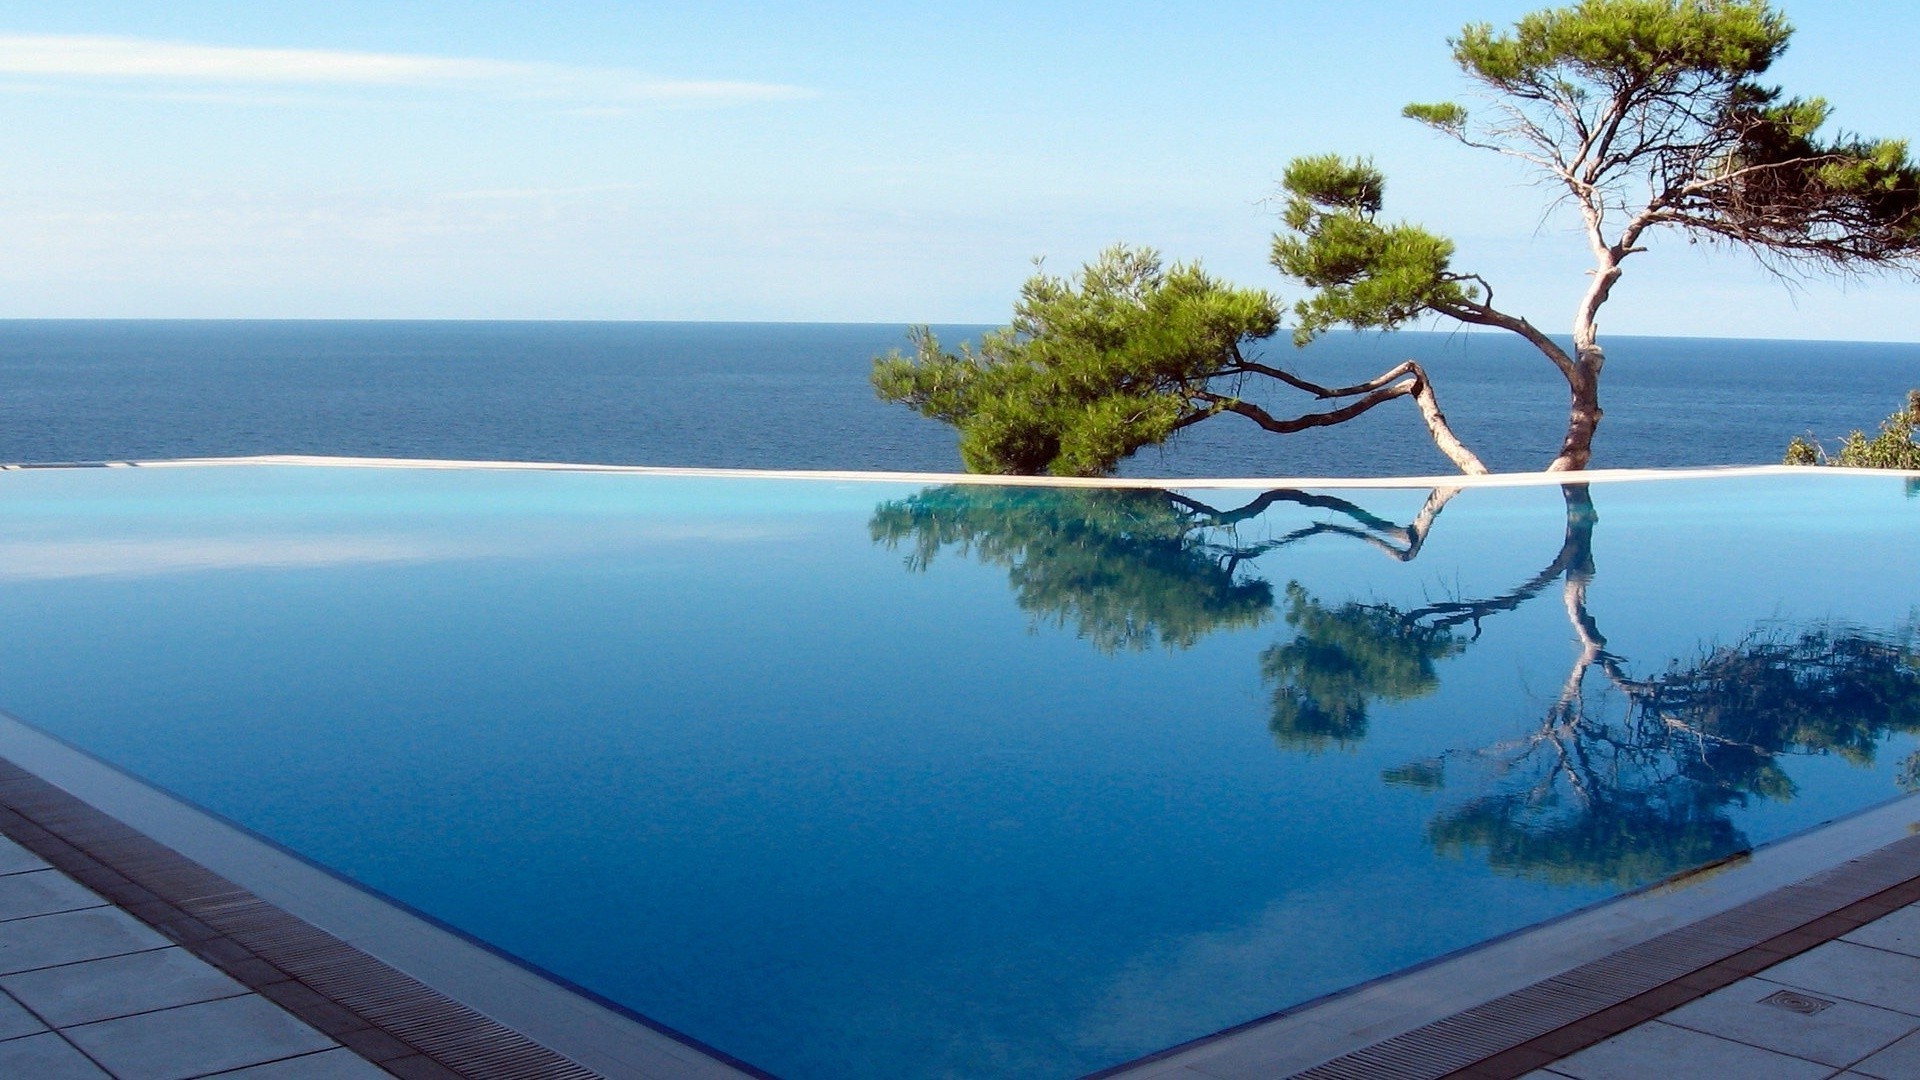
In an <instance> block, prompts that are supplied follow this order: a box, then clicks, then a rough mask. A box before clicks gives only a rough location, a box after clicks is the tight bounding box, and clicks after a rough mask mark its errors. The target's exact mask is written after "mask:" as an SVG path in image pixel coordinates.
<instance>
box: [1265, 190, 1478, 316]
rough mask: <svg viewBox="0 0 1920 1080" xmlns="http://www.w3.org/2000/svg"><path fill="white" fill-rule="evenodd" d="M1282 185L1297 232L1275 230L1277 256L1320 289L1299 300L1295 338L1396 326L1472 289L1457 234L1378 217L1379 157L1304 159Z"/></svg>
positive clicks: (1289, 221)
mask: <svg viewBox="0 0 1920 1080" xmlns="http://www.w3.org/2000/svg"><path fill="white" fill-rule="evenodd" d="M1280 184H1281V188H1282V190H1284V191H1285V192H1286V194H1287V201H1286V206H1285V209H1284V210H1283V211H1282V220H1284V221H1285V222H1286V226H1287V229H1288V232H1287V233H1285V234H1281V235H1278V236H1275V237H1274V239H1273V255H1272V262H1273V265H1274V267H1275V268H1277V269H1278V270H1279V271H1280V272H1281V273H1282V274H1285V275H1286V276H1288V277H1290V278H1295V279H1297V280H1299V281H1302V282H1304V283H1305V284H1307V285H1308V286H1309V287H1311V288H1313V289H1314V290H1315V291H1314V293H1313V294H1312V295H1311V296H1309V297H1307V298H1306V299H1304V300H1301V301H1299V302H1298V303H1297V304H1295V305H1294V316H1295V318H1296V319H1297V320H1298V324H1299V325H1298V327H1297V328H1296V329H1295V330H1294V333H1293V339H1294V343H1295V344H1298V345H1305V344H1307V343H1309V342H1311V341H1312V340H1313V339H1314V338H1315V337H1318V336H1319V335H1320V334H1321V333H1324V332H1325V331H1326V330H1328V329H1331V328H1332V327H1335V326H1352V327H1355V328H1357V329H1369V330H1371V329H1382V330H1391V329H1394V328H1396V327H1399V326H1401V325H1403V324H1405V323H1406V322H1408V321H1409V320H1411V319H1416V318H1419V317H1420V316H1421V315H1424V314H1426V313H1427V312H1428V311H1429V310H1431V309H1433V308H1434V307H1435V306H1436V305H1441V306H1445V305H1451V304H1457V303H1459V302H1461V301H1463V300H1467V299H1470V298H1471V297H1472V295H1473V294H1472V292H1471V291H1470V290H1469V289H1467V288H1466V287H1464V286H1462V285H1461V284H1460V282H1459V281H1458V280H1457V279H1456V278H1455V277H1454V276H1453V275H1452V273H1451V270H1450V263H1451V261H1452V258H1453V242H1452V241H1450V240H1447V239H1446V238H1444V237H1441V236H1436V235H1434V234H1433V233H1430V232H1427V231H1426V230H1425V229H1421V228H1419V227H1417V226H1413V225H1406V224H1400V225H1381V224H1379V223H1378V222H1377V221H1375V220H1374V218H1375V215H1376V214H1378V213H1379V211H1380V208H1381V205H1382V203H1383V202H1384V199H1385V196H1386V178H1385V177H1384V176H1383V175H1382V174H1381V173H1380V171H1379V170H1378V169H1376V168H1374V167H1373V164H1372V163H1371V162H1369V161H1365V160H1360V159H1356V160H1352V161H1348V160H1347V159H1345V158H1342V157H1339V156H1338V155H1319V156H1312V157H1301V158H1295V159H1294V160H1293V161H1292V163H1290V164H1289V165H1288V166H1287V170H1286V173H1285V174H1284V175H1283V176H1282V178H1281V181H1280Z"/></svg>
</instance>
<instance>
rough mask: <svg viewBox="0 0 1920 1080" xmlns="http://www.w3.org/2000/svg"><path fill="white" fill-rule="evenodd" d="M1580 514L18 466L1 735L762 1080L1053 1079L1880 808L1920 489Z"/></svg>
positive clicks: (1791, 487)
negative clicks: (241, 835)
mask: <svg viewBox="0 0 1920 1080" xmlns="http://www.w3.org/2000/svg"><path fill="white" fill-rule="evenodd" d="M1586 492H1587V489H1584V488H1575V489H1569V490H1568V491H1566V492H1563V491H1562V489H1561V488H1559V487H1555V486H1542V487H1528V488H1482V489H1469V490H1466V491H1463V492H1461V493H1459V494H1458V495H1457V496H1455V497H1453V498H1452V499H1451V501H1448V502H1445V504H1444V506H1441V507H1440V508H1439V512H1438V513H1437V514H1436V513H1431V511H1432V510H1433V509H1434V507H1435V505H1436V504H1438V503H1440V502H1441V499H1440V498H1439V497H1437V496H1430V495H1429V492H1427V491H1426V490H1405V491H1400V490H1379V491H1366V490H1349V491H1341V492H1331V491H1327V492H1320V493H1317V494H1316V495H1314V496H1307V497H1303V496H1301V495H1299V494H1298V493H1282V494H1280V495H1276V496H1271V497H1268V498H1266V499H1265V500H1263V503H1264V505H1262V506H1256V507H1251V508H1249V509H1248V512H1246V513H1244V514H1239V515H1234V514H1231V513H1222V512H1224V511H1232V510H1234V509H1235V508H1238V507H1243V506H1245V505H1246V504H1247V503H1249V502H1251V501H1253V500H1254V498H1255V496H1256V495H1257V493H1253V492H1227V491H1191V492H1186V493H1184V496H1182V497H1180V498H1176V497H1170V496H1168V495H1167V494H1165V493H1154V492H1135V493H1125V492H1106V491H1087V490H1078V489H1075V490H1051V489H1000V488H970V489H928V490H925V491H923V490H922V489H920V488H918V487H916V486H909V485H898V484H852V483H846V484H834V483H826V482H779V481H768V480H751V479H690V478H662V477H642V476H622V475H606V474H582V473H556V472H537V473H529V472H479V471H470V472H469V471H396V470H355V469H323V468H242V467H231V468H192V469H146V470H141V469H124V470H103V469H93V470H61V471H36V472H10V473H5V474H0V500H4V506H5V507H6V513H5V516H4V519H0V626H4V628H5V630H4V633H5V649H4V651H0V707H4V708H6V709H8V710H10V711H12V712H14V713H16V714H17V715H19V716H21V717H23V718H24V719H26V720H28V721H30V722H32V723H35V724H38V725H40V726H42V727H44V728H46V729H48V730H50V731H52V732H54V733H56V734H58V735H61V736H63V737H65V738H67V739H70V740H72V741H74V742H76V743H77V744H79V745H80V746H82V747H84V748H86V749H88V750H90V751H92V752H94V753H96V754H99V755H101V756H102V757H105V758H107V759H108V760H110V761H113V762H115V763H117V764H119V765H121V766H123V767H125V768H128V769H129V770H131V771H133V772H135V773H136V774H139V775H141V776H143V777H146V778H148V779H150V780H152V781H154V782H156V783H158V784H160V785H162V786H164V787H166V788H168V789H170V790H172V791H174V792H177V793H178V794H180V795H182V796H184V797H186V798H189V799H192V800H194V801H196V802H199V803H201V804H203V805H205V806H208V807H210V808H212V809H214V810H216V811H219V812H221V813H224V814H226V815H228V816H230V817H233V818H235V819H237V820H239V821H241V822H243V823H245V824H247V825H249V826H252V827H253V828H255V829H257V830H259V831H260V832H262V833H265V834H266V835H268V836H270V837H272V838H273V839H275V840H278V841H280V842H282V843H284V844H287V845H288V846H290V847H292V848H294V849H295V850H297V851H300V852H302V853H304V854H306V855H308V856H309V857H311V858H313V859H315V860H317V861H319V862H321V863H323V864H325V865H327V866H330V867H333V868H335V869H337V870H339V871H341V872H343V873H345V874H348V875H350V876H352V877H354V878H356V879H358V880H360V881H363V882H365V883H367V884H369V885H372V886H374V887H376V888H378V889H381V890H383V891H385V892H387V893H390V894H392V895H394V896H397V897H399V898H401V899H403V900H405V901H407V902H409V903H411V904H413V905H415V906H417V907H419V908H421V909H423V910H425V911H427V912H429V913H431V914H433V915H435V916H438V917H439V918H441V919H444V920H446V921H448V922H450V923H452V924H454V925H456V926H458V927H460V928H462V929H464V930H467V931H468V932H470V933H473V934H475V935H477V936H479V937H481V938H483V939H485V940H487V941H489V942H492V943H495V944H497V945H499V946H500V947H502V948H504V949H506V950H508V951H510V952H512V953H515V954H517V955H519V956H522V957H524V958H526V959H528V960H530V961H533V962H534V963H537V964H540V965H542V966H544V967H547V968H549V969H552V970H553V971H556V972H558V973H560V974H562V975H564V976H566V977H568V978H570V979H573V980H575V981H577V982H579V983H581V984H584V985H586V986H588V987H590V988H592V989H594V990H596V991H598V992H600V993H602V994H605V995H607V996H608V997H610V998H613V999H614V1000H616V1001H619V1002H621V1003H623V1004H625V1005H628V1006H630V1007H632V1008H634V1009H636V1010H638V1011H640V1012H642V1013H645V1014H647V1015H649V1016H652V1017H654V1018H656V1019H658V1020H660V1021H662V1022H664V1023H666V1024H669V1025H671V1026H674V1027H677V1028H679V1029H682V1030H684V1031H687V1032H688V1033H690V1034H692V1035H694V1036H697V1037H699V1038H701V1039H703V1040H706V1041H708V1042H710V1043H712V1044H714V1045H716V1046H719V1047H721V1048H722V1049H725V1050H727V1051H729V1052H731V1053H734V1054H737V1055H739V1056H740V1057H742V1058H745V1059H746V1060H748V1061H751V1062H754V1063H755V1064H757V1065H760V1066H762V1067H764V1068H767V1069H770V1070H772V1071H774V1072H776V1073H779V1074H782V1075H787V1076H794V1077H840V1076H874V1077H905V1076H948V1075H1002V1074H1005V1075H1059V1076H1064V1075H1071V1074H1075V1073H1079V1072H1084V1071H1086V1070H1089V1069H1094V1068H1098V1067H1100V1066H1104V1065H1109V1064H1113V1063H1116V1062H1119V1061H1121V1060H1124V1059H1127V1058H1129V1057H1133V1056H1136V1055H1139V1054H1142V1053H1146V1052H1150V1051H1152V1050H1156V1049H1159V1048H1162V1047H1164V1046H1166V1045H1169V1044H1172V1043H1174V1042H1177V1041H1180V1040H1183V1039H1188V1038H1192V1037H1195V1036H1199V1035H1202V1034H1205V1033H1207V1032H1210V1031H1213V1030H1216V1029H1218V1028H1221V1027H1224V1026H1227V1025H1230V1024H1234V1023H1237V1022H1240V1021H1244V1020H1247V1019H1250V1018H1253V1017H1256V1016H1259V1015H1262V1014H1264V1013H1267V1012H1270V1011H1273V1010H1275V1009H1278V1008H1281V1007H1283V1006H1286V1005H1289V1004H1292V1003H1296V1002H1299V1001H1301V1000H1303V999H1306V998H1309V997H1313V996H1315V995H1318V994H1322V993H1325V992H1328V991H1331V990H1334V989H1337V988H1339V987H1342V986H1346V985H1349V984H1351V983H1354V982H1356V981H1359V980H1362V979H1365V978H1368V977H1370V976H1374V975H1378V974H1381V973H1384V972H1387V971H1391V970H1394V969H1396V968H1399V967H1402V966H1405V965H1407V964H1409V963H1412V962H1415V961H1418V960H1421V959H1424V958H1427V957H1430V956H1433V955H1435V954H1437V953H1440V952H1443V951H1446V950H1450V949H1453V948H1457V947H1460V946H1464V945H1467V944H1470V943H1472V942H1475V941H1479V940H1482V939H1484V938H1486V937H1489V936H1491V935H1494V934H1497V933H1500V932H1502V931H1506V930H1510V929H1513V928H1515V927H1519V926H1523V925H1526V924H1529V923H1533V922H1537V921H1539V920H1541V919H1544V918H1547V917H1549V916H1552V915H1554V914H1556V913H1559V912H1562V911H1566V910H1568V909H1569V908H1572V907H1575V906H1578V905H1581V904H1584V903H1588V902H1591V901H1593V900H1596V899H1600V898H1602V897H1605V896H1608V895H1611V894H1613V893H1616V892H1618V891H1620V890H1621V889H1622V888H1625V887H1629V886H1631V885H1634V884H1637V883H1641V882H1644V881H1647V880H1650V879H1651V878H1654V877H1658V876H1661V875H1665V874H1667V873H1671V872H1673V871H1675V870H1677V869H1680V868H1682V867H1684V866H1686V865H1690V864H1693V863H1695V862H1698V861H1700V860H1702V859H1708V858H1712V857H1716V856H1718V855H1721V854H1724V853H1726V852H1728V851H1730V850H1734V849H1737V848H1739V847H1742V846H1745V845H1748V844H1751V843H1757V842H1761V841H1765V840H1769V839H1772V838H1775V837H1779V836H1781V835H1783V834H1785V833H1787V832H1789V831H1792V830H1796V829H1799V828H1803V827H1806V826H1809V825H1812V824H1815V823H1817V822H1820V821H1822V820H1825V819H1828V818H1831V817H1833V816H1835V815H1837V814H1840V813H1843V812H1846V811H1849V810H1852V809H1857V808H1860V807H1863V806H1867V805H1870V804H1873V803H1875V802H1879V801H1882V800H1884V799H1887V798H1889V797H1892V796H1893V795H1895V794H1897V793H1898V792H1899V790H1900V787H1899V781H1900V778H1901V773H1902V769H1903V767H1905V768H1906V769H1907V770H1909V772H1910V771H1911V770H1912V769H1913V767H1914V763H1913V761H1911V760H1909V755H1910V754H1912V753H1913V751H1914V747H1915V739H1914V737H1913V735H1912V734H1909V732H1912V731H1916V730H1920V685H1917V683H1920V668H1916V666H1915V664H1914V663H1913V661H1912V660H1911V658H1910V657H1911V652H1910V651H1909V647H1910V646H1911V644H1912V642H1913V638H1912V633H1911V632H1912V627H1913V619H1914V614H1915V609H1916V605H1920V569H1917V568H1916V564H1915V560H1914V559H1913V558H1912V557H1911V556H1912V541H1913V537H1914V536H1915V535H1916V533H1917V530H1920V499H1915V498H1911V497H1909V496H1908V494H1907V493H1906V491H1905V489H1904V487H1903V484H1902V482H1901V481H1900V480H1898V479H1896V478H1879V477H1870V478H1847V477H1838V476H1831V475H1823V476H1814V475H1808V476H1804V477H1802V476H1795V477H1786V478H1780V477H1759V478H1723V479H1717V480H1711V481H1691V480H1689V481H1662V482H1657V483H1634V484H1608V485H1594V486H1593V487H1592V489H1591V495H1590V498H1591V502H1590V503H1589V502H1587V501H1586V499H1587V494H1586ZM1182 499H1185V501H1182ZM1343 500H1344V501H1343ZM1423 507H1424V508H1425V509H1427V510H1428V511H1429V513H1427V514H1425V515H1424V516H1423V514H1422V511H1423ZM1409 549H1414V554H1413V556H1412V557H1407V555H1408V552H1409ZM930 553H931V557H930V558H929V557H928V556H929V554H930ZM1589 579H1590V580H1589ZM1289 583H1296V584H1292V585H1290V584H1289ZM1570 681H1575V682H1577V685H1572V686H1571V687H1570V685H1569V684H1570ZM1909 779H1911V776H1909Z"/></svg>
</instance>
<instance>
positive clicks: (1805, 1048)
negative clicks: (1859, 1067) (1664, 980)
mask: <svg viewBox="0 0 1920 1080" xmlns="http://www.w3.org/2000/svg"><path fill="white" fill-rule="evenodd" d="M1661 1020H1662V1021H1663V1022H1665V1023H1668V1024H1672V1025H1675V1026H1676V1027H1683V1028H1688V1029H1691V1030H1693V1031H1701V1032H1705V1033H1707V1034H1709V1035H1718V1036H1720V1037H1721V1038H1724V1039H1733V1040H1735V1041H1737V1042H1743V1043H1747V1044H1748V1045H1750V1046H1758V1047H1763V1048H1765V1049H1768V1050H1777V1051H1779V1052H1781V1053H1783V1054H1792V1055H1793V1056H1795V1057H1802V1058H1809V1059H1812V1060H1814V1061H1820V1062H1825V1063H1826V1064H1828V1065H1836V1066H1844V1065H1851V1064H1853V1063H1854V1062H1856V1061H1859V1060H1860V1059H1861V1058H1863V1057H1866V1056H1867V1055H1868V1054H1871V1053H1873V1052H1874V1051H1876V1050H1880V1049H1882V1048H1884V1047H1886V1046H1889V1045H1891V1044H1893V1043H1894V1042H1897V1041H1899V1040H1900V1039H1901V1038H1902V1037H1904V1036H1906V1035H1908V1034H1910V1033H1912V1032H1914V1031H1916V1030H1920V1017H1914V1016H1910V1015H1908V1014H1906V1013H1899V1012H1893V1011H1891V1010H1888V1009H1880V1008H1875V1007H1874V1006H1872V1005H1862V1004H1860V1003H1858V1002H1854V1001H1847V1000H1844V999H1840V998H1823V997H1819V996H1817V995H1815V994H1812V993H1809V992H1807V991H1805V990H1801V989H1800V988H1797V987H1791V986H1786V985H1783V984H1781V983H1779V982H1774V981H1770V980H1769V979H1765V978H1754V979H1743V980H1741V981H1740V982H1737V983H1734V984H1733V985H1732V986H1729V987H1727V988H1726V989H1725V990H1720V991H1716V992H1715V993H1712V994H1708V995H1707V996H1706V997H1703V998H1701V999H1700V1000H1698V1001H1695V1002H1693V1003H1691V1004H1688V1005H1683V1006H1681V1007H1680V1008H1678V1009H1675V1010H1674V1011H1672V1012H1670V1013H1668V1014H1666V1015H1665V1016H1663V1017H1661Z"/></svg>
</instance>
